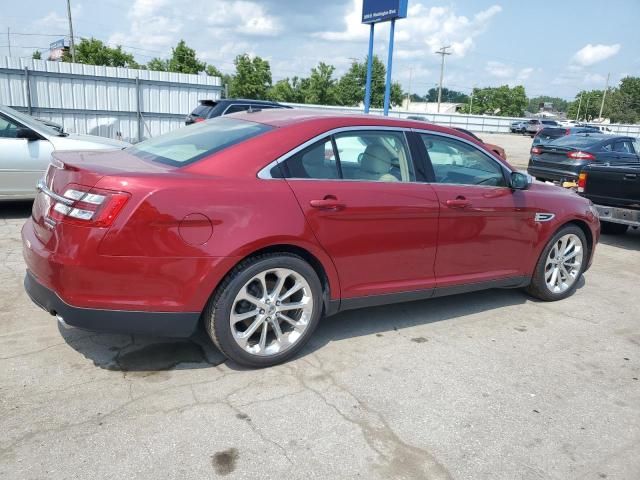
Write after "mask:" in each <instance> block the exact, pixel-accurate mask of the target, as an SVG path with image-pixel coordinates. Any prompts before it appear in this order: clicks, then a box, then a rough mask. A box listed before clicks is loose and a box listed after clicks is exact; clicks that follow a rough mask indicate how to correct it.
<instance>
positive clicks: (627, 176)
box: [624, 173, 638, 180]
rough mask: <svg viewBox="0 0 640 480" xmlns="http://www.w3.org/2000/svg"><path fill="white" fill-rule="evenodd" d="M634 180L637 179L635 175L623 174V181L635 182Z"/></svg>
mask: <svg viewBox="0 0 640 480" xmlns="http://www.w3.org/2000/svg"><path fill="white" fill-rule="evenodd" d="M636 178H638V175H636V174H635V173H625V175H624V179H625V180H635V179H636Z"/></svg>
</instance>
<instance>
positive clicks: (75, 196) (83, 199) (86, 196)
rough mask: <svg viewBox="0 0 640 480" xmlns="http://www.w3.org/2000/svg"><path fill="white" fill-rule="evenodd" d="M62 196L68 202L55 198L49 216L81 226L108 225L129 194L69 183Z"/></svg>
mask: <svg viewBox="0 0 640 480" xmlns="http://www.w3.org/2000/svg"><path fill="white" fill-rule="evenodd" d="M69 187H73V188H68V187H67V190H66V191H65V192H64V195H63V197H64V198H65V199H67V200H68V202H63V201H62V200H55V201H54V203H53V205H52V206H51V211H50V212H49V216H50V217H51V218H53V219H54V220H58V221H61V222H63V223H73V224H76V225H82V226H91V227H108V226H110V225H111V224H112V223H113V221H114V220H115V218H116V217H117V216H118V214H119V213H120V211H121V210H122V208H123V207H124V206H125V204H126V203H127V200H129V194H128V193H125V192H114V191H111V190H99V189H96V188H91V189H89V188H88V187H83V186H80V185H70V186H69Z"/></svg>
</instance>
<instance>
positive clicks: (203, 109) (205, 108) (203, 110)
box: [191, 105, 213, 117]
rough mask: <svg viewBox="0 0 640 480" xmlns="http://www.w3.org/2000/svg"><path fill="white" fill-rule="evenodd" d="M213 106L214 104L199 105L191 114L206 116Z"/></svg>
mask: <svg viewBox="0 0 640 480" xmlns="http://www.w3.org/2000/svg"><path fill="white" fill-rule="evenodd" d="M212 108H213V106H211V105H199V106H197V107H196V108H195V110H194V111H193V112H191V115H193V116H194V117H206V116H207V115H208V114H209V112H210V111H211V109H212Z"/></svg>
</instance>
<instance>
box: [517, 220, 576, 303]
mask: <svg viewBox="0 0 640 480" xmlns="http://www.w3.org/2000/svg"><path fill="white" fill-rule="evenodd" d="M587 260H588V248H587V239H586V237H585V235H584V232H583V231H582V230H581V229H580V228H579V227H577V226H575V225H567V226H565V227H563V228H561V229H560V230H559V231H558V232H557V233H556V234H555V235H554V236H553V237H552V238H551V240H550V241H549V243H548V244H547V246H546V247H545V249H544V250H543V251H542V255H540V259H539V260H538V263H537V265H536V269H535V271H534V274H533V278H532V279H531V284H530V285H529V286H528V287H527V292H528V293H529V294H530V295H532V296H533V297H536V298H539V299H540V300H544V301H546V302H553V301H556V300H562V299H564V298H567V297H568V296H570V295H572V294H573V292H575V291H576V288H578V281H579V280H580V277H581V276H582V273H583V272H584V269H585V267H586V263H587Z"/></svg>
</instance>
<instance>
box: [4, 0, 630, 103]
mask: <svg viewBox="0 0 640 480" xmlns="http://www.w3.org/2000/svg"><path fill="white" fill-rule="evenodd" d="M71 5H72V14H73V23H74V33H75V35H76V36H79V37H91V36H93V37H96V38H99V39H101V40H103V41H105V42H107V43H108V44H109V45H112V46H115V45H122V46H123V48H124V50H126V51H128V52H131V53H133V54H134V55H135V57H136V59H137V61H139V62H141V63H142V62H147V61H149V60H150V59H151V58H152V57H168V56H169V55H170V52H171V47H172V46H175V44H176V43H177V42H178V41H179V40H180V39H184V40H185V41H186V42H187V44H188V45H189V46H191V47H192V48H194V49H195V50H196V51H197V53H198V56H199V58H200V59H201V60H204V61H206V62H207V63H212V64H214V65H216V66H217V67H218V68H219V69H220V70H221V71H223V72H224V73H232V72H233V71H234V66H233V59H234V58H235V56H236V55H238V54H242V53H249V54H250V55H259V56H261V57H263V58H265V59H267V60H269V62H270V63H271V71H272V73H273V78H274V82H275V81H276V80H279V79H281V78H284V77H293V76H296V75H297V76H308V75H309V70H310V69H311V68H312V67H313V66H315V65H317V63H318V62H321V61H323V62H325V63H329V64H332V65H334V66H335V67H336V74H337V75H340V74H342V73H344V72H345V71H346V70H347V69H348V68H349V65H350V64H351V63H352V62H353V61H354V59H357V60H362V59H363V58H364V57H365V56H366V54H367V47H368V35H369V33H368V32H369V28H368V26H366V25H362V24H361V23H360V19H361V12H362V0H322V1H309V0H100V1H96V0H71ZM2 10H3V11H2V15H1V16H0V55H8V54H9V51H8V46H7V45H8V42H9V41H10V42H11V45H12V52H11V53H12V55H13V56H24V57H30V55H31V53H32V52H33V50H35V49H41V50H44V49H46V48H47V47H48V45H49V44H50V43H51V42H52V41H54V40H56V39H58V38H61V37H62V36H64V35H67V34H68V23H67V15H66V1H65V0H21V1H20V2H8V3H7V5H5V7H4V8H3V9H2ZM639 20H640V0H608V1H602V0H581V1H580V0H531V1H524V0H458V1H451V2H446V1H438V0H409V15H408V18H406V19H402V20H398V22H397V24H396V47H395V53H394V60H393V80H394V81H398V82H400V83H401V84H402V86H403V88H404V89H405V90H408V89H410V90H411V91H412V92H414V93H418V94H421V95H424V94H425V93H426V92H427V91H428V90H429V89H430V88H432V87H435V86H436V85H437V82H438V80H439V74H440V56H438V55H436V54H435V53H434V52H435V51H436V50H437V49H438V48H440V47H441V46H442V45H451V46H452V48H451V51H452V53H453V54H452V55H450V56H448V57H447V58H446V69H445V79H444V86H445V87H448V88H450V89H454V90H459V91H462V92H465V93H469V92H470V91H471V89H472V88H473V87H485V86H500V85H507V84H508V85H511V86H513V85H524V86H525V88H526V91H527V95H528V96H529V97H533V96H538V95H550V96H557V97H562V98H567V99H569V98H573V97H574V96H575V94H576V93H577V92H578V91H580V90H582V89H594V88H599V89H602V88H604V86H605V81H606V77H607V74H608V73H610V74H611V83H610V84H611V85H616V84H617V83H618V82H619V80H620V79H621V78H623V77H625V76H627V75H634V76H640V49H639V48H638V45H640V23H639ZM7 29H9V30H10V39H8V38H7V35H6V31H7ZM388 41H389V27H388V24H381V25H378V26H377V27H376V39H375V52H376V53H377V54H378V55H380V56H381V58H382V59H383V61H384V62H385V63H386V60H387V54H388V51H387V44H388Z"/></svg>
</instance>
